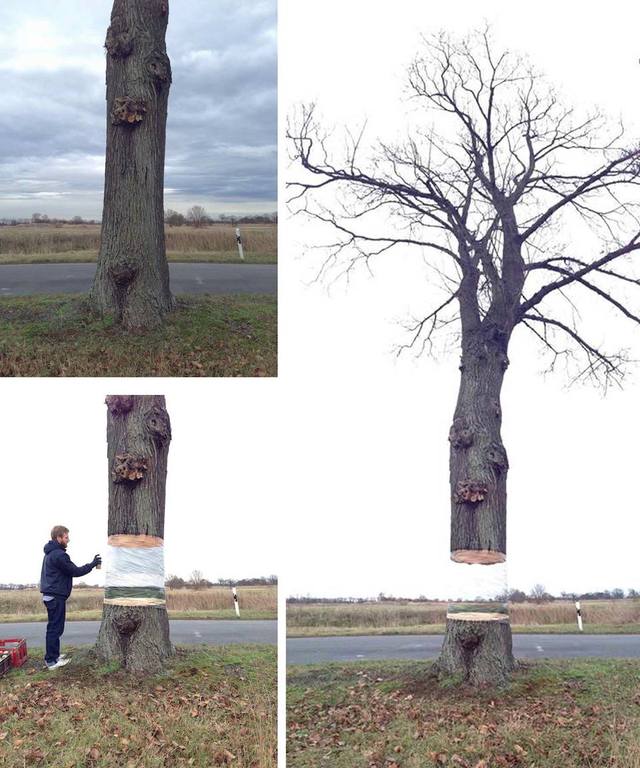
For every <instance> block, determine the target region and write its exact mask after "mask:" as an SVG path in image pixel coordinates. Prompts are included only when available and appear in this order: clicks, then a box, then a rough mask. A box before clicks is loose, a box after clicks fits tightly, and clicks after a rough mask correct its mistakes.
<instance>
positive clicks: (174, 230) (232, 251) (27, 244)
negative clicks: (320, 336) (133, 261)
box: [0, 224, 278, 264]
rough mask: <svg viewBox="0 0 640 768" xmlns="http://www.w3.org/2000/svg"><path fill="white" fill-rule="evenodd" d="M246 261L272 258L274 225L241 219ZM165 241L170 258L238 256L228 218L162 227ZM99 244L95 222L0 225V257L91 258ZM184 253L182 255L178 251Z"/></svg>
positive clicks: (16, 259) (5, 260)
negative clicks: (205, 223) (223, 221)
mask: <svg viewBox="0 0 640 768" xmlns="http://www.w3.org/2000/svg"><path fill="white" fill-rule="evenodd" d="M240 231H241V234H242V243H243V246H244V251H245V257H246V260H247V261H271V262H275V260H276V253H277V249H278V227H277V225H275V224H273V225H265V224H260V225H258V224H255V225H252V224H246V225H243V226H242V227H241V229H240ZM165 233H166V244H167V251H168V253H169V256H170V258H171V259H172V260H174V261H182V260H187V261H188V260H191V259H190V258H189V256H190V255H194V256H196V255H197V258H198V259H199V260H201V261H207V260H209V259H214V260H216V261H217V260H223V261H230V260H237V259H238V248H237V244H236V235H235V227H233V226H230V225H228V224H219V225H212V226H209V227H202V228H200V229H195V228H193V227H167V228H166V229H165ZM99 247H100V227H99V226H98V225H92V224H78V225H67V226H62V227H50V226H17V227H0V263H5V264H7V263H21V262H30V263H34V262H37V261H51V260H55V256H56V254H57V255H58V256H61V257H62V256H65V255H66V256H67V258H60V259H58V260H62V261H95V260H96V257H97V253H98V249H99ZM183 255H184V257H185V258H184V259H183V258H181V256H183Z"/></svg>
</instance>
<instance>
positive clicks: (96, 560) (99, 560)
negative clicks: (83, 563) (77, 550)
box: [92, 555, 102, 568]
mask: <svg viewBox="0 0 640 768" xmlns="http://www.w3.org/2000/svg"><path fill="white" fill-rule="evenodd" d="M92 563H93V567H94V568H99V567H100V566H101V565H102V558H101V557H100V555H96V556H95V557H94V558H93V561H92Z"/></svg>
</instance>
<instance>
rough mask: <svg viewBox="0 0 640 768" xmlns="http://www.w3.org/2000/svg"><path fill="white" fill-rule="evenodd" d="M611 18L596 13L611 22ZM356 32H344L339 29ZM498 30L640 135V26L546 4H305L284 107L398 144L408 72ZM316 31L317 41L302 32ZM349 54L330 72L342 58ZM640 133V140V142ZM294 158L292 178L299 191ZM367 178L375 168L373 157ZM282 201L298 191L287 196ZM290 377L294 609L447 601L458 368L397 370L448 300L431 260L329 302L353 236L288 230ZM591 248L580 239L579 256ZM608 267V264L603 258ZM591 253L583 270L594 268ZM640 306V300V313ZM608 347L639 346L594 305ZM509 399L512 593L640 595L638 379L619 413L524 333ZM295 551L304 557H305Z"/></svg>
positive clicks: (623, 6)
mask: <svg viewBox="0 0 640 768" xmlns="http://www.w3.org/2000/svg"><path fill="white" fill-rule="evenodd" d="M596 8H597V10H596ZM337 19H339V23H337V22H336V20H337ZM484 20H488V21H489V22H490V23H491V24H492V25H493V29H494V34H495V37H496V40H497V42H498V44H499V45H505V46H508V47H509V48H511V49H515V50H517V51H520V52H523V53H526V54H528V55H529V56H530V58H531V60H532V62H533V63H534V64H535V65H537V67H538V68H539V69H542V70H543V71H544V72H546V74H547V75H548V76H549V77H550V78H551V79H552V80H553V81H554V82H555V83H556V84H557V85H558V86H559V88H560V90H561V91H562V92H563V94H564V98H565V100H566V101H568V102H569V103H572V104H575V105H577V106H578V107H588V106H592V105H594V104H597V105H599V106H600V107H601V108H603V109H604V110H606V111H607V112H608V113H609V114H610V115H611V119H612V121H615V120H617V118H618V117H619V116H620V115H622V116H623V117H625V120H626V122H627V123H628V124H629V125H630V126H631V129H632V131H634V130H635V133H634V134H633V135H637V133H638V131H637V124H638V120H637V117H638V106H637V104H638V100H637V98H636V94H637V92H638V86H639V85H640V66H639V65H638V58H639V56H640V48H639V47H638V44H637V35H636V30H637V27H638V21H640V18H638V11H637V10H633V9H632V8H631V7H630V6H629V5H628V4H627V3H622V2H617V1H614V2H611V3H609V4H607V7H606V10H604V11H603V10H602V8H600V7H596V6H595V5H592V6H588V5H587V6H585V5H584V4H583V3H578V2H567V3H562V4H559V3H557V2H550V1H549V0H544V1H542V2H539V3H536V4H535V6H531V7H530V8H528V9H527V10H526V13H525V12H524V11H523V8H522V7H521V6H520V5H518V4H514V3H511V4H509V3H505V2H495V1H493V0H484V1H483V2H482V3H477V2H467V1H462V0H461V1H460V2H457V3H448V4H447V3H441V4H433V3H424V2H422V1H421V0H400V2H398V3H394V4H382V3H380V4H373V3H369V2H364V0H353V2H350V3H344V2H341V0H322V2H320V0H309V2H305V3H298V2H293V1H292V0H287V2H285V3H283V4H282V5H281V8H280V29H279V34H280V38H281V39H282V40H285V41H286V45H283V46H281V51H280V56H281V71H282V72H283V77H282V78H281V81H280V98H281V99H282V100H283V102H284V103H283V109H284V110H285V111H287V112H289V113H290V112H291V111H292V110H293V108H294V106H295V105H297V104H299V103H300V102H310V101H315V102H316V104H317V109H318V111H319V113H320V114H321V115H322V116H323V120H324V124H325V125H327V126H329V127H330V128H332V129H334V131H335V133H334V136H335V137H336V142H337V141H338V139H337V137H338V136H340V126H341V125H343V124H347V125H349V126H351V127H352V128H354V126H355V127H359V126H361V125H362V124H363V122H364V120H365V119H367V120H368V124H367V134H366V135H367V136H369V137H372V138H373V139H375V138H376V137H380V138H383V139H391V140H393V139H394V138H395V137H396V136H398V135H401V134H402V133H403V130H404V128H405V122H404V116H405V114H406V109H407V104H406V102H405V101H403V98H402V97H403V89H404V86H405V74H406V68H407V66H408V64H409V63H410V61H411V59H412V58H413V56H414V55H415V53H416V52H417V50H418V46H419V38H420V35H421V34H425V33H426V34H428V33H430V32H435V31H438V30H439V29H442V28H445V29H448V30H450V31H452V32H454V33H462V34H464V33H466V32H468V31H470V30H471V28H473V27H474V26H477V25H481V24H483V23H484ZM309 29H312V30H314V34H313V36H311V35H309V34H303V32H302V31H303V30H309ZM329 40H330V41H331V56H330V57H328V56H326V51H327V44H328V43H327V41H329ZM634 122H635V127H634ZM285 154H286V153H285V152H282V153H281V167H280V170H281V176H282V177H283V179H284V178H285V177H286V178H289V179H291V178H294V177H295V176H297V175H298V174H297V173H296V172H295V170H294V169H292V168H290V167H289V165H288V162H287V160H286V158H285V157H284V155H285ZM361 163H362V164H364V163H363V162H362V157H361ZM282 194H283V192H281V195H282ZM281 236H282V240H283V242H282V244H281V248H280V253H281V254H284V259H285V261H284V263H283V262H282V261H281V269H280V271H281V280H280V296H281V299H280V314H281V323H280V360H281V362H280V376H281V379H282V380H283V381H284V380H287V381H288V382H289V386H290V390H291V393H292V394H291V397H290V399H289V403H288V405H289V408H290V409H291V410H293V411H294V412H295V413H296V414H297V419H298V423H297V425H296V426H294V428H293V430H294V431H293V435H291V437H290V440H291V442H292V443H293V444H294V445H296V446H298V450H297V451H296V452H295V453H294V454H293V456H292V460H291V461H290V462H288V465H287V466H288V470H289V473H290V474H289V478H290V487H289V489H288V493H290V495H291V500H290V502H289V503H288V504H285V505H284V506H285V507H287V508H293V507H294V506H295V507H296V510H297V511H296V513H295V515H292V516H291V523H290V526H289V530H288V532H287V540H288V541H289V542H291V546H290V547H289V549H288V558H287V560H288V562H287V573H288V574H290V577H289V578H288V579H287V582H286V588H287V593H288V594H293V595H305V594H311V595H323V596H349V595H353V596H370V595H376V594H378V593H379V592H385V593H387V594H395V595H405V596H418V595H420V594H424V595H428V596H432V597H435V596H439V597H444V598H446V597H447V596H449V587H448V585H449V584H450V581H451V569H452V568H466V567H467V566H455V565H454V566H451V565H449V561H448V554H449V506H450V502H449V494H450V491H449V483H448V480H449V473H448V456H449V445H448V442H447V435H448V431H449V427H450V424H451V419H452V416H453V410H454V406H455V401H456V396H457V387H458V379H459V372H458V368H457V366H458V354H457V352H455V351H454V352H453V353H451V354H449V355H443V356H441V357H440V358H439V359H438V360H437V361H433V360H431V359H429V358H427V357H421V358H418V359H416V358H414V357H412V356H411V355H403V356H401V357H400V358H399V359H397V358H396V357H395V356H394V353H393V350H394V348H395V347H396V346H397V345H398V344H400V343H402V342H405V341H406V340H407V338H406V336H405V335H404V332H403V330H402V327H401V325H400V323H401V322H403V321H406V320H408V319H410V318H411V317H412V316H414V317H422V316H424V314H425V313H426V312H427V311H428V309H429V308H432V307H433V306H436V305H437V304H436V303H434V300H435V299H436V298H437V294H434V292H433V281H432V280H430V274H429V272H428V271H427V269H426V268H425V266H424V263H423V260H422V258H423V254H421V253H419V252H415V251H409V250H399V251H398V252H397V253H396V254H395V256H394V255H392V254H386V255H385V256H384V257H380V258H378V259H375V260H374V261H373V263H372V267H373V271H374V276H373V277H370V276H369V275H367V274H366V273H365V272H364V271H363V270H360V271H359V272H357V273H356V274H355V275H353V276H352V279H351V282H350V283H349V284H348V285H347V284H346V283H345V282H344V281H343V282H339V283H337V284H335V285H333V286H331V288H329V287H328V286H327V285H326V284H310V283H311V280H312V278H313V276H314V275H315V273H316V269H317V266H318V264H319V262H320V259H321V258H322V254H321V253H318V252H316V251H314V250H313V249H310V248H308V247H307V246H313V245H316V244H317V243H318V242H328V241H330V240H331V239H332V238H333V239H335V235H334V234H333V233H331V232H327V231H326V230H325V231H324V232H321V231H318V230H317V229H316V228H315V227H313V226H312V225H310V224H309V223H308V222H307V221H306V220H304V219H302V218H299V219H296V218H294V219H287V220H285V221H284V224H283V225H282V226H281ZM574 236H575V233H574V232H571V231H568V232H564V233H563V234H562V239H563V240H565V241H566V242H567V243H568V244H569V248H571V247H575V243H574V242H573V238H574ZM595 252H596V253H597V250H596V251H595ZM580 255H583V254H580ZM637 301H638V298H637V295H636V304H635V307H636V310H637V307H638V304H637ZM583 309H584V320H585V323H586V324H587V327H588V330H589V333H590V334H591V338H593V339H594V340H596V341H597V342H598V343H603V342H604V343H605V344H606V345H607V346H609V347H611V346H614V347H617V346H628V347H630V348H631V350H632V353H633V354H634V355H635V357H636V358H637V359H640V344H639V343H638V329H637V326H633V325H632V324H630V323H628V322H627V321H622V322H619V321H617V320H616V319H615V318H614V316H613V313H611V312H610V311H606V310H605V311H602V309H598V308H597V307H596V306H595V305H594V304H593V302H585V303H584V304H583ZM509 357H510V359H511V366H510V368H509V370H508V372H507V374H506V379H505V387H504V390H503V428H502V436H503V440H504V443H505V446H506V449H507V452H508V454H509V461H510V465H511V470H510V472H509V480H508V544H507V559H508V574H509V584H510V585H511V586H513V587H518V588H522V589H525V590H529V589H530V588H531V586H532V585H533V584H535V583H536V582H539V583H542V584H544V585H545V586H546V587H547V589H548V590H550V591H553V592H555V593H558V592H560V591H561V590H567V591H574V590H575V591H587V590H594V589H611V588H613V587H622V588H625V589H626V588H629V587H634V588H636V589H639V588H640V575H639V573H638V565H637V564H638V560H637V541H638V538H639V534H640V522H639V519H638V515H637V514H636V510H637V508H638V502H637V498H636V497H635V494H634V493H633V492H630V487H632V486H633V483H634V481H635V477H636V475H637V464H638V461H637V459H638V448H637V435H638V434H639V433H640V432H639V430H640V409H639V408H638V403H639V402H640V386H639V384H638V382H639V380H640V371H639V370H638V369H637V368H636V369H635V371H634V373H633V376H632V377H631V378H630V379H629V380H628V381H627V384H626V386H625V389H624V390H623V391H613V390H612V391H610V392H609V394H608V395H607V396H606V397H603V395H602V393H601V392H599V391H597V390H594V389H591V388H589V387H578V388H571V389H567V388H566V379H565V377H564V376H563V375H562V374H561V373H558V374H557V375H552V376H548V377H544V376H543V375H542V374H541V371H542V370H543V369H544V367H545V363H544V361H543V360H541V359H540V357H539V354H538V349H537V347H536V346H535V344H532V343H531V341H530V340H528V339H527V338H526V334H525V333H523V332H522V331H521V330H517V331H516V333H515V335H514V337H513V339H512V343H511V347H510V352H509ZM297 535H301V536H302V544H299V545H293V541H294V540H296V539H297Z"/></svg>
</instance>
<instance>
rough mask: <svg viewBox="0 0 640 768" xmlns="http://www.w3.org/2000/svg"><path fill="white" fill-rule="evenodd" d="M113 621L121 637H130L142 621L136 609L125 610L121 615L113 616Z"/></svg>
mask: <svg viewBox="0 0 640 768" xmlns="http://www.w3.org/2000/svg"><path fill="white" fill-rule="evenodd" d="M113 623H114V625H115V628H116V630H117V632H118V634H119V635H120V636H121V637H127V638H128V637H131V635H132V634H133V633H134V632H135V631H136V630H137V629H138V627H139V626H140V624H141V623H142V616H141V615H140V613H139V612H138V611H127V613H125V614H123V615H122V616H115V617H114V619H113Z"/></svg>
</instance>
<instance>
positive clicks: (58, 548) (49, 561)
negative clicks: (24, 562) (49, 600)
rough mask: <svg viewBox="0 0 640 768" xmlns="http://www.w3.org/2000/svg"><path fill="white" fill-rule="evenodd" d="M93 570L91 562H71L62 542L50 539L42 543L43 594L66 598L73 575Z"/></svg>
mask: <svg viewBox="0 0 640 768" xmlns="http://www.w3.org/2000/svg"><path fill="white" fill-rule="evenodd" d="M92 570H93V563H87V564H86V565H81V566H77V565H74V564H73V563H72V562H71V558H70V557H69V555H68V554H67V553H66V550H65V548H64V546H63V545H62V544H60V543H59V542H58V541H56V540H55V539H51V541H48V542H47V543H46V544H45V545H44V560H43V561H42V573H41V574H40V591H41V592H42V594H43V595H54V596H55V597H63V598H65V599H66V598H67V597H69V595H70V594H71V586H72V581H73V577H74V576H85V575H86V574H87V573H90V572H91V571H92Z"/></svg>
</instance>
